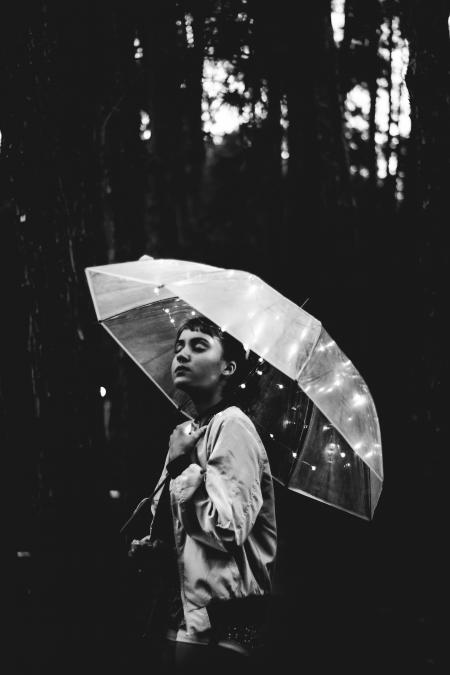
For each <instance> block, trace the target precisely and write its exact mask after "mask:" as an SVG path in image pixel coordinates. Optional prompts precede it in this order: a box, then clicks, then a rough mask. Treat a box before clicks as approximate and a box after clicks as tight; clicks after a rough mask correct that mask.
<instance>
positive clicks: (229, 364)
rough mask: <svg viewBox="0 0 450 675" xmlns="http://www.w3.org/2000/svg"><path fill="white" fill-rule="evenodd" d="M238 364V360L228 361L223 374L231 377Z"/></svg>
mask: <svg viewBox="0 0 450 675" xmlns="http://www.w3.org/2000/svg"><path fill="white" fill-rule="evenodd" d="M236 368H237V364H236V361H226V363H225V367H224V369H223V374H224V375H225V376H226V377H231V376H232V375H234V373H235V372H236Z"/></svg>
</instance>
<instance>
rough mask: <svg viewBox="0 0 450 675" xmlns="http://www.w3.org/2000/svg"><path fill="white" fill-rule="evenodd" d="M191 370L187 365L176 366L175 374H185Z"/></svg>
mask: <svg viewBox="0 0 450 675" xmlns="http://www.w3.org/2000/svg"><path fill="white" fill-rule="evenodd" d="M189 372H190V371H189V368H186V367H185V366H178V368H175V375H183V374H184V373H189Z"/></svg>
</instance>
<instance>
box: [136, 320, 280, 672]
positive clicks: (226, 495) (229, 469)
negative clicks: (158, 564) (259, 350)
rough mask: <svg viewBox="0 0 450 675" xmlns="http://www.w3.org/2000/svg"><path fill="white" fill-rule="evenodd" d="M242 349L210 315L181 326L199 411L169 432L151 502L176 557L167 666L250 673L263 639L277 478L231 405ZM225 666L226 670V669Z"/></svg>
mask: <svg viewBox="0 0 450 675" xmlns="http://www.w3.org/2000/svg"><path fill="white" fill-rule="evenodd" d="M243 364H245V353H244V350H243V348H242V346H241V345H240V343H239V342H238V341H236V340H234V339H233V338H232V337H231V336H230V335H228V334H226V333H223V332H222V331H221V330H220V329H219V328H218V327H217V326H216V325H215V324H213V323H212V322H210V321H208V320H207V319H204V318H195V319H191V320H189V321H187V322H186V323H185V324H183V325H182V326H181V328H180V329H179V331H178V334H177V337H176V341H175V348H174V357H173V362H172V377H173V381H174V383H175V385H176V386H177V387H178V388H180V389H182V390H183V391H185V392H186V393H187V394H188V395H189V396H190V398H191V399H192V401H193V403H194V405H195V408H196V410H197V417H196V419H195V420H194V422H193V423H192V422H186V423H183V424H180V425H179V426H177V427H176V429H175V430H174V432H173V433H172V435H171V437H170V442H169V451H168V453H167V457H166V462H165V465H164V469H163V474H162V478H164V476H165V475H167V473H168V474H169V476H170V479H171V480H170V484H169V482H168V483H167V486H166V488H167V489H165V490H163V492H162V494H161V496H160V497H159V498H158V497H156V498H155V499H154V502H153V505H152V511H153V514H154V518H153V521H152V525H151V530H150V535H149V537H147V538H146V539H145V540H141V541H134V542H133V543H132V550H135V551H136V550H137V549H138V548H139V546H141V545H143V544H144V543H149V542H150V543H153V544H154V542H156V541H160V540H162V541H165V542H168V543H169V546H170V547H171V548H172V545H173V550H174V553H175V557H176V563H177V565H176V568H175V569H176V571H175V572H174V573H173V574H174V576H173V581H175V583H174V584H172V593H171V596H172V597H171V603H170V608H169V617H168V626H169V628H168V632H167V639H168V642H167V648H166V652H165V662H166V671H167V672H170V673H177V672H179V673H185V672H198V670H199V668H200V667H201V666H210V667H214V669H215V672H216V673H217V672H222V670H223V671H224V672H229V670H230V669H234V671H235V673H236V672H237V671H238V670H239V668H240V666H241V665H243V666H245V670H246V672H248V665H249V664H250V660H249V659H248V658H247V657H248V655H249V654H250V653H251V652H252V651H253V650H254V648H256V647H258V646H259V645H260V643H261V637H262V629H263V625H262V624H263V617H264V613H265V609H266V607H265V606H264V605H265V601H266V599H267V597H268V595H269V594H270V591H271V577H272V573H273V566H274V562H275V555H276V541H277V537H276V521H275V505H274V493H273V484H272V476H271V473H270V468H269V462H268V459H267V455H266V451H265V449H264V446H263V444H262V442H261V439H260V438H259V436H258V433H257V431H256V429H255V427H254V425H253V423H252V422H251V420H250V419H249V417H248V416H247V415H246V414H245V413H244V412H243V410H242V409H241V408H240V407H238V405H236V404H235V402H234V395H233V392H235V390H236V387H237V385H238V384H239V381H240V380H239V377H240V373H239V371H240V368H241V367H242V365H243ZM221 668H222V670H220V669H221Z"/></svg>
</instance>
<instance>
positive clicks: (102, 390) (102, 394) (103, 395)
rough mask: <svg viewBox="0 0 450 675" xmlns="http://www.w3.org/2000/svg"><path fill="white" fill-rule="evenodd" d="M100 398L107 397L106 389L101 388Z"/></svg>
mask: <svg viewBox="0 0 450 675" xmlns="http://www.w3.org/2000/svg"><path fill="white" fill-rule="evenodd" d="M100 396H101V397H102V398H104V397H105V396H106V389H105V387H100Z"/></svg>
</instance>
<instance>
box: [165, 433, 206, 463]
mask: <svg viewBox="0 0 450 675" xmlns="http://www.w3.org/2000/svg"><path fill="white" fill-rule="evenodd" d="M205 431H206V426H204V427H200V429H197V430H196V431H190V424H189V423H188V424H186V423H183V424H179V425H178V426H177V427H175V429H174V430H173V432H172V434H171V436H170V439H169V462H171V461H172V460H173V459H176V458H177V457H180V456H181V455H187V456H188V457H189V459H190V460H191V461H192V462H198V457H197V451H196V447H195V446H196V445H197V442H198V441H199V439H200V438H201V437H202V436H203V434H204V433H205Z"/></svg>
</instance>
